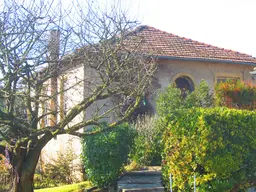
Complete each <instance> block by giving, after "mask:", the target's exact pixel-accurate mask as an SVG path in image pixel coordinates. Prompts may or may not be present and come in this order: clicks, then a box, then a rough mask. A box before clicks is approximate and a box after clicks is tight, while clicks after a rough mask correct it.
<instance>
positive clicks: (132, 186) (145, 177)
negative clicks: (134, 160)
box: [117, 170, 164, 192]
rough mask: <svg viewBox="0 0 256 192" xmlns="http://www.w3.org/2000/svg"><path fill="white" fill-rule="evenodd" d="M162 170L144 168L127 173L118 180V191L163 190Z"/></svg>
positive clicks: (160, 191)
mask: <svg viewBox="0 0 256 192" xmlns="http://www.w3.org/2000/svg"><path fill="white" fill-rule="evenodd" d="M161 176H162V174H161V171H158V170H152V171H151V170H142V171H132V172H128V173H125V174H124V175H123V176H122V177H121V178H120V179H119V180H118V181H117V188H118V190H117V191H118V192H129V191H130V192H136V191H156V192H163V191H164V187H163V185H162V181H161Z"/></svg>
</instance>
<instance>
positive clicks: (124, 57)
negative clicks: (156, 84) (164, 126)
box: [0, 0, 156, 192]
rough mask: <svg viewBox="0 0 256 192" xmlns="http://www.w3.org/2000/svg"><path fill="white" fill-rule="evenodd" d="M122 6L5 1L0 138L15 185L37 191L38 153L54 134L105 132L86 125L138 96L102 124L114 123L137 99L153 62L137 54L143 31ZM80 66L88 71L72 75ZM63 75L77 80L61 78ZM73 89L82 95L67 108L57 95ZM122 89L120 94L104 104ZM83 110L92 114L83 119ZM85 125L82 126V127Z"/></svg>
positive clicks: (0, 34)
mask: <svg viewBox="0 0 256 192" xmlns="http://www.w3.org/2000/svg"><path fill="white" fill-rule="evenodd" d="M120 6H121V5H120V4H119V3H115V2H114V3H113V4H111V5H110V6H108V7H109V9H108V10H107V11H104V10H102V9H101V8H100V6H98V5H97V4H96V3H95V2H94V1H89V2H88V3H86V4H85V3H82V2H79V1H77V2H76V3H71V4H70V6H69V7H68V8H66V9H65V8H63V7H62V5H61V4H60V3H59V4H57V5H56V4H55V2H54V1H29V2H27V1H21V2H17V1H15V0H6V1H4V4H3V5H1V6H0V9H1V11H0V15H1V17H0V18H1V19H0V86H1V90H0V99H1V100H2V101H3V102H4V105H3V106H2V107H1V108H0V135H1V137H2V139H1V143H0V145H2V146H8V149H9V154H10V163H11V165H12V170H13V171H12V173H13V176H12V177H13V182H12V183H13V186H12V189H11V191H13V192H14V191H15V192H16V191H19V192H20V191H26V192H29V191H33V175H34V172H35V168H36V165H37V161H38V158H39V155H40V152H41V150H42V148H43V147H44V146H45V145H46V144H47V143H48V142H49V141H50V140H51V139H52V138H54V137H56V136H57V135H61V134H72V135H76V136H82V135H83V136H89V135H92V134H95V133H97V132H101V131H102V130H97V131H94V132H91V131H90V129H87V127H88V126H91V125H95V124H98V122H99V121H100V120H102V119H104V118H109V116H110V114H112V112H114V111H116V110H118V109H119V108H121V107H122V106H123V104H124V103H126V100H127V99H129V98H135V102H134V103H132V105H130V106H129V107H128V108H126V110H125V111H123V112H122V116H118V117H116V121H113V122H110V123H109V124H108V125H107V126H106V127H105V129H108V128H111V127H113V126H114V125H116V124H118V123H121V122H123V121H124V120H125V119H126V118H128V117H129V116H130V114H131V113H132V112H133V111H134V109H135V108H136V107H137V106H138V104H139V103H140V100H141V97H142V96H143V94H144V92H145V89H146V88H147V87H149V86H150V84H151V78H152V76H153V74H154V72H155V69H156V65H155V63H154V61H153V59H152V58H150V57H146V56H142V55H140V54H138V53H137V52H138V50H139V49H140V38H139V37H134V33H129V31H130V30H131V29H133V28H134V27H135V26H136V25H137V22H135V21H132V20H129V19H128V16H127V12H123V11H122V10H121V9H120ZM74 13H75V14H74ZM50 31H52V32H51V37H52V38H51V39H50V43H49V33H50ZM134 39H136V41H134V42H135V43H130V42H131V41H133V40H134ZM78 66H82V68H79V69H80V72H81V71H83V72H84V76H83V78H81V77H80V76H75V75H73V76H72V71H74V70H75V69H77V67H78ZM65 75H66V76H67V77H68V80H69V78H73V79H72V81H69V83H61V84H60V85H58V82H59V80H60V79H61V77H63V78H65ZM87 75H88V76H87ZM62 85H64V86H62ZM81 87H82V89H81ZM75 90H80V91H75ZM72 91H73V92H75V94H76V98H79V100H78V101H75V102H74V103H73V105H70V106H68V109H66V110H65V111H64V110H63V106H64V105H65V103H63V102H60V101H61V100H62V101H63V99H60V98H61V97H63V96H64V95H65V93H67V92H72ZM79 94H81V95H80V96H79ZM73 95H74V93H73ZM117 95H118V96H120V97H121V98H122V99H121V100H120V101H119V102H118V103H115V104H114V105H113V104H112V105H109V107H108V108H107V109H105V108H104V107H105V106H106V105H107V102H109V100H110V99H111V98H112V97H113V96H117ZM103 101H104V102H103ZM70 103H71V102H70ZM99 104H100V105H99ZM94 106H98V107H97V108H95V107H94ZM103 108H104V110H102V109H103ZM85 111H91V112H92V114H91V115H90V116H86V118H79V116H83V114H84V113H85ZM46 120H47V121H48V122H46ZM81 128H83V129H84V132H83V133H81V132H79V131H78V130H80V129H81Z"/></svg>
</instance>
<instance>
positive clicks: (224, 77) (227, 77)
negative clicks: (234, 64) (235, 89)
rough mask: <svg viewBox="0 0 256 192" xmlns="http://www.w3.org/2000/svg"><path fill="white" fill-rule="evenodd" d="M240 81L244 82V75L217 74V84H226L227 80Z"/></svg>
mask: <svg viewBox="0 0 256 192" xmlns="http://www.w3.org/2000/svg"><path fill="white" fill-rule="evenodd" d="M232 79H239V80H242V74H231V73H217V74H215V84H217V83H220V82H225V81H227V80H232Z"/></svg>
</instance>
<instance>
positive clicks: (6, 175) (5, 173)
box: [0, 154, 11, 191]
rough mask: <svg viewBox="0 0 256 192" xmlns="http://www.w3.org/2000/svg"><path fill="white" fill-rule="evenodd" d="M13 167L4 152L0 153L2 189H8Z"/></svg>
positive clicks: (0, 184)
mask: <svg viewBox="0 0 256 192" xmlns="http://www.w3.org/2000/svg"><path fill="white" fill-rule="evenodd" d="M10 171H11V167H10V164H9V163H8V161H7V159H6V158H5V156H4V155H3V154H0V191H8V189H9V185H10V180H11V175H10Z"/></svg>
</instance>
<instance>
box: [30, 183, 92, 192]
mask: <svg viewBox="0 0 256 192" xmlns="http://www.w3.org/2000/svg"><path fill="white" fill-rule="evenodd" d="M90 187H91V185H90V183H89V181H85V182H82V183H75V184H71V185H63V186H60V187H52V188H44V189H35V190H34V191H35V192H71V191H72V192H80V191H84V189H86V188H90Z"/></svg>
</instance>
